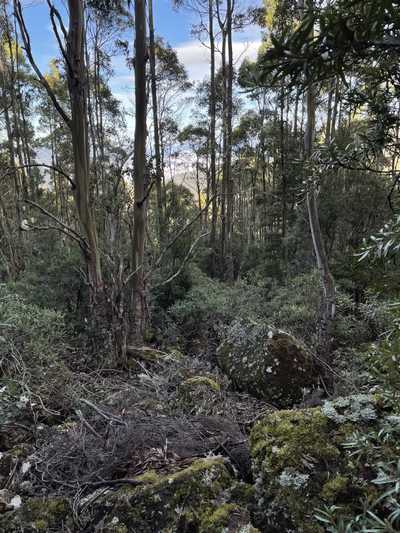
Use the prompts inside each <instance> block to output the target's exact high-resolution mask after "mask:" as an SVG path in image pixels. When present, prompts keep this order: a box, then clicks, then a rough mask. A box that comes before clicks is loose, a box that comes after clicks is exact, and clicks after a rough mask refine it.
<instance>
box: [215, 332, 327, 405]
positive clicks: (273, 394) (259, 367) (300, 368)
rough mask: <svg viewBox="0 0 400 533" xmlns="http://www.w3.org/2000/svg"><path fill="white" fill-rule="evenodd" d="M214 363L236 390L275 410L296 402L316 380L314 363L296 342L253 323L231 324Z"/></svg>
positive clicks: (310, 356) (303, 348)
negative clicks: (272, 406)
mask: <svg viewBox="0 0 400 533" xmlns="http://www.w3.org/2000/svg"><path fill="white" fill-rule="evenodd" d="M217 360H218V364H219V366H220V367H221V369H222V370H223V371H224V372H225V373H226V374H227V375H228V376H229V377H230V378H231V380H232V381H233V383H234V384H235V386H236V387H237V388H238V389H239V390H241V391H246V392H249V393H250V394H253V395H255V396H256V397H258V398H262V399H264V400H266V401H269V402H272V403H273V404H274V405H277V406H279V407H290V406H292V405H294V404H295V403H298V402H300V401H301V400H302V398H303V394H304V389H312V388H313V387H314V386H315V385H316V382H317V380H318V368H317V367H316V364H315V361H314V359H313V357H312V355H311V354H310V353H309V352H308V351H307V350H306V348H305V347H304V346H303V345H302V344H301V343H300V342H299V341H297V340H296V339H295V338H294V337H292V336H291V335H289V334H288V333H285V332H283V331H279V330H275V329H272V328H269V327H267V326H265V325H260V324H256V323H250V322H248V323H244V322H236V323H234V324H233V325H232V327H231V328H230V330H229V331H228V333H227V335H226V338H225V340H224V341H223V342H222V343H221V344H220V346H219V348H218V350H217Z"/></svg>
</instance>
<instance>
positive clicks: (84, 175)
mask: <svg viewBox="0 0 400 533" xmlns="http://www.w3.org/2000/svg"><path fill="white" fill-rule="evenodd" d="M68 6H69V29H68V41H67V55H68V60H69V65H68V68H67V73H68V89H69V95H70V101H71V136H72V149H73V154H74V170H75V185H76V188H75V202H76V206H77V210H78V215H79V219H80V222H81V224H82V226H83V228H84V231H85V236H86V238H87V244H88V247H87V248H86V249H85V250H84V255H85V259H86V264H87V269H88V281H89V285H90V290H91V299H92V305H95V304H96V303H97V299H98V295H99V294H100V293H101V292H102V290H103V278H102V271H101V263H100V251H99V247H98V241H97V229H96V224H95V219H94V214H93V208H92V205H91V204H92V202H91V198H90V196H91V195H90V185H89V184H90V164H89V135H88V122H87V120H88V118H87V117H88V111H87V76H86V62H85V53H84V45H85V34H84V33H85V32H84V28H85V21H84V5H83V1H82V0H68Z"/></svg>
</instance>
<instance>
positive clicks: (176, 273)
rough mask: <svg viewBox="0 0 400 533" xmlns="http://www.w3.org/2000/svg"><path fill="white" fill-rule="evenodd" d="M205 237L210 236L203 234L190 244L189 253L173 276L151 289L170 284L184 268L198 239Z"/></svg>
mask: <svg viewBox="0 0 400 533" xmlns="http://www.w3.org/2000/svg"><path fill="white" fill-rule="evenodd" d="M207 235H210V232H209V231H208V232H207V233H203V234H202V235H199V236H198V237H197V239H196V240H195V241H194V243H193V244H192V246H191V247H190V248H189V251H188V253H187V254H186V256H185V258H184V260H183V261H182V263H181V266H180V267H179V268H178V270H177V271H176V272H175V274H173V275H172V276H170V277H169V278H168V279H166V280H165V281H163V282H161V283H159V284H158V285H155V286H154V287H153V289H157V288H158V287H162V286H163V285H167V284H168V283H171V281H173V280H174V279H175V278H176V277H177V276H179V274H180V273H181V272H182V270H183V268H184V266H185V265H186V263H187V262H188V261H189V259H190V256H191V255H192V252H193V250H194V248H195V247H196V246H197V243H198V242H199V241H200V239H202V238H203V237H207Z"/></svg>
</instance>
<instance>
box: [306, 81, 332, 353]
mask: <svg viewBox="0 0 400 533" xmlns="http://www.w3.org/2000/svg"><path fill="white" fill-rule="evenodd" d="M315 114H316V103H315V93H314V87H313V84H312V83H311V82H310V83H309V86H308V89H307V126H306V132H305V139H304V149H305V160H306V164H307V166H308V167H309V169H310V170H309V171H310V174H311V175H310V176H309V178H310V179H309V181H310V185H309V188H308V191H307V211H308V218H309V223H310V230H311V236H312V242H313V248H314V253H315V257H316V260H317V266H318V270H319V274H320V282H321V288H322V291H321V292H322V297H321V312H320V324H319V331H318V352H319V355H320V356H321V357H322V358H324V359H325V360H326V359H329V357H330V352H331V340H332V325H333V320H334V318H335V302H336V295H335V282H334V279H333V276H332V274H331V271H330V268H329V262H328V257H327V254H326V249H325V243H324V239H323V236H322V231H321V225H320V221H319V213H318V203H317V191H316V188H315V184H314V182H313V175H312V174H313V172H312V161H311V158H312V153H313V145H314V136H315Z"/></svg>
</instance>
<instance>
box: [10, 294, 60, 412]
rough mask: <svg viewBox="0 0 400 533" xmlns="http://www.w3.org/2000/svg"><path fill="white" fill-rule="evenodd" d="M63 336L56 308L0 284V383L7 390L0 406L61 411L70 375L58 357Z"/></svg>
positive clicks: (38, 410)
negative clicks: (29, 299) (50, 308)
mask: <svg viewBox="0 0 400 533" xmlns="http://www.w3.org/2000/svg"><path fill="white" fill-rule="evenodd" d="M65 341H66V328H65V324H64V318H63V315H62V314H61V313H59V312H57V311H52V310H49V309H43V308H41V307H39V306H37V305H34V304H29V303H26V302H25V301H24V299H23V298H21V297H20V296H18V295H16V294H15V293H12V292H11V291H10V289H9V288H8V287H7V286H6V285H0V378H1V380H0V388H3V390H4V393H5V395H7V394H8V396H9V401H7V402H6V403H5V404H4V402H3V403H2V405H1V406H0V411H4V410H6V411H7V409H8V407H7V405H13V404H15V403H16V404H18V402H19V403H21V409H22V407H23V410H24V411H28V412H29V413H30V415H31V416H33V418H35V416H37V415H38V412H40V413H42V414H43V412H44V413H46V416H47V415H50V416H53V415H58V414H60V412H61V411H65V409H66V408H67V407H66V389H67V384H68V383H69V382H70V380H71V372H70V371H69V369H68V368H67V366H66V365H65V363H64V361H63V359H62V355H63V353H64V352H65V350H66V345H65ZM4 398H5V396H4V395H3V398H2V399H3V400H4ZM21 398H23V400H21ZM3 404H4V405H3ZM22 404H23V405H22ZM21 412H22V411H21ZM35 412H36V415H35V414H34V413H35ZM3 414H4V413H3V412H2V413H0V415H3Z"/></svg>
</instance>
